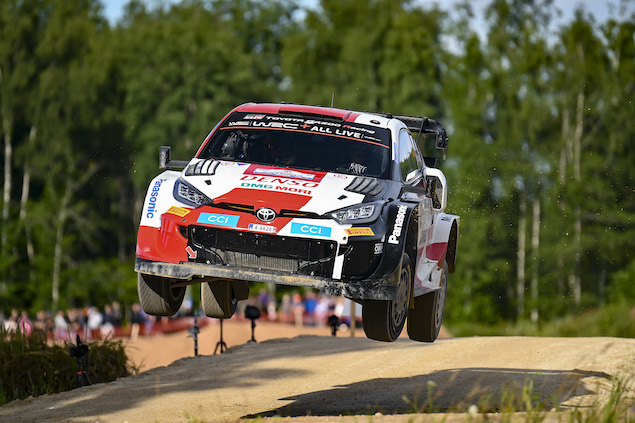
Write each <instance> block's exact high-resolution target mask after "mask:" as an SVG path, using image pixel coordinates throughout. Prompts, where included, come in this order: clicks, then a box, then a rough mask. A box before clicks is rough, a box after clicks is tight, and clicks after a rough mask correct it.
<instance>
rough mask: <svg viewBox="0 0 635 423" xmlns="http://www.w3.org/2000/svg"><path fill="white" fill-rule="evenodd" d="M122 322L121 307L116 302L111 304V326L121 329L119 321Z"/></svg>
mask: <svg viewBox="0 0 635 423" xmlns="http://www.w3.org/2000/svg"><path fill="white" fill-rule="evenodd" d="M122 320H123V315H122V314H121V305H120V304H119V302H117V301H113V302H112V315H111V321H110V323H112V325H113V326H114V327H115V328H120V327H121V321H122Z"/></svg>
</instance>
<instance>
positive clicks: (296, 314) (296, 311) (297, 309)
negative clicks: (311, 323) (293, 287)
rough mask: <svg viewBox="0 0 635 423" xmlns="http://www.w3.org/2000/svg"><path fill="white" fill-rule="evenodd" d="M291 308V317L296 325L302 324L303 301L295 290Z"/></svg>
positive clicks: (300, 325)
mask: <svg viewBox="0 0 635 423" xmlns="http://www.w3.org/2000/svg"><path fill="white" fill-rule="evenodd" d="M291 308H292V310H293V319H294V320H295V325H296V327H302V326H304V320H303V318H304V303H303V302H302V296H301V295H300V294H298V293H297V292H296V293H295V294H293V303H292V305H291Z"/></svg>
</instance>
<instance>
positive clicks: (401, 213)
mask: <svg viewBox="0 0 635 423" xmlns="http://www.w3.org/2000/svg"><path fill="white" fill-rule="evenodd" d="M406 210H408V206H399V210H397V217H396V218H395V225H394V226H393V227H392V234H390V236H389V237H388V243H390V244H399V237H400V236H401V232H402V229H403V221H404V219H405V218H406Z"/></svg>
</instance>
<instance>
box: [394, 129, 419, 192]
mask: <svg viewBox="0 0 635 423" xmlns="http://www.w3.org/2000/svg"><path fill="white" fill-rule="evenodd" d="M398 160H399V169H400V170H401V179H402V180H404V181H405V180H406V179H407V177H408V175H409V174H410V172H412V171H413V170H415V169H420V168H421V167H422V166H421V165H419V163H417V162H418V161H419V157H418V154H417V150H416V149H415V147H414V140H413V139H412V136H411V135H410V133H409V132H408V131H406V130H405V129H402V130H401V132H400V133H399V158H398Z"/></svg>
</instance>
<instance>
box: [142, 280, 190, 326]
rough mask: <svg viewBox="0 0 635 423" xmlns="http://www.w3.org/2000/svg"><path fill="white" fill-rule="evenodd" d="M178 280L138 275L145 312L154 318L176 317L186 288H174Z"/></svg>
mask: <svg viewBox="0 0 635 423" xmlns="http://www.w3.org/2000/svg"><path fill="white" fill-rule="evenodd" d="M175 281H176V279H172V278H163V277H161V276H154V275H147V274H145V273H138V274H137V292H138V294H139V302H140V303H141V307H142V308H143V311H145V312H146V313H147V314H150V315H152V316H174V315H175V314H176V312H177V311H179V308H181V304H183V298H184V297H185V287H184V286H180V287H173V286H172V283H173V282H175Z"/></svg>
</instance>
